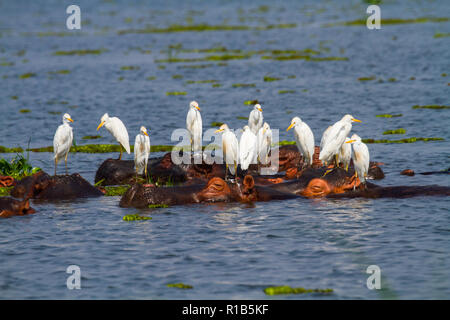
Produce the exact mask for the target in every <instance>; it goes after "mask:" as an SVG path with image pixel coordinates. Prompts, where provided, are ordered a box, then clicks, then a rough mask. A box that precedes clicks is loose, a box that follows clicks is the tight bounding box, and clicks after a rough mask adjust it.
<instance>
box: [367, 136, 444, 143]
mask: <svg viewBox="0 0 450 320" xmlns="http://www.w3.org/2000/svg"><path fill="white" fill-rule="evenodd" d="M443 140H445V139H444V138H434V137H432V138H420V137H419V138H418V137H411V138H404V139H400V140H387V139H380V140H375V139H362V142H364V143H414V142H418V141H424V142H428V141H443Z"/></svg>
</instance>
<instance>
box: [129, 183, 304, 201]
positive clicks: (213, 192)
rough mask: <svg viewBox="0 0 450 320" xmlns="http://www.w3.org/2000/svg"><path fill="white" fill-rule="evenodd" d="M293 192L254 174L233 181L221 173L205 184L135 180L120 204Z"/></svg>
mask: <svg viewBox="0 0 450 320" xmlns="http://www.w3.org/2000/svg"><path fill="white" fill-rule="evenodd" d="M296 197H297V195H295V194H293V193H285V192H282V191H279V190H276V189H272V188H268V187H264V186H256V185H255V182H254V180H253V177H252V176H250V175H247V176H245V177H244V179H242V180H241V179H240V178H239V179H238V181H236V182H234V183H231V182H227V181H225V180H223V179H222V178H219V177H214V178H211V179H210V180H209V181H208V182H207V183H206V184H195V185H188V186H186V185H185V186H174V187H155V186H153V185H142V184H134V185H132V186H131V187H130V188H129V189H128V191H127V192H126V193H125V194H124V195H123V196H122V199H121V200H120V206H121V207H136V208H145V207H148V206H149V205H152V204H163V205H179V204H189V203H213V202H253V201H269V200H283V199H292V198H296Z"/></svg>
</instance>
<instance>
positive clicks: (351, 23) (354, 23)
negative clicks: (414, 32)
mask: <svg viewBox="0 0 450 320" xmlns="http://www.w3.org/2000/svg"><path fill="white" fill-rule="evenodd" d="M447 21H450V18H448V17H444V18H434V17H422V18H415V19H396V18H391V19H389V18H383V22H382V23H383V24H384V25H392V24H406V23H427V22H447ZM361 25H363V26H365V25H366V19H361V20H360V19H358V20H353V21H346V22H336V23H328V24H325V25H324V27H334V26H361Z"/></svg>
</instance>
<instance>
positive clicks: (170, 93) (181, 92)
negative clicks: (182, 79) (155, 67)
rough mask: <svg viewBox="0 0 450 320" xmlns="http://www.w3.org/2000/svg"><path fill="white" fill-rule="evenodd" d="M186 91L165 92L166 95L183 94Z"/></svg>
mask: <svg viewBox="0 0 450 320" xmlns="http://www.w3.org/2000/svg"><path fill="white" fill-rule="evenodd" d="M186 94H187V93H186V91H168V92H166V96H185V95H186Z"/></svg>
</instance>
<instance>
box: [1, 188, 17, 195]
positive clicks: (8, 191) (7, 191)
mask: <svg viewBox="0 0 450 320" xmlns="http://www.w3.org/2000/svg"><path fill="white" fill-rule="evenodd" d="M13 188H14V187H1V188H0V197H6V196H9V194H10V193H11V190H12V189H13Z"/></svg>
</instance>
